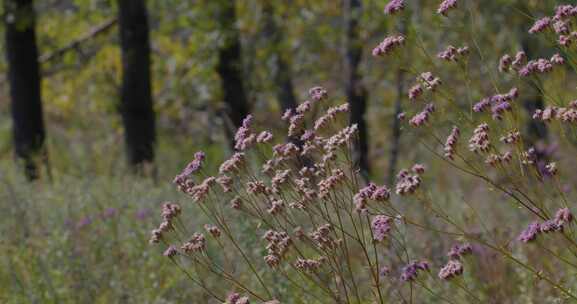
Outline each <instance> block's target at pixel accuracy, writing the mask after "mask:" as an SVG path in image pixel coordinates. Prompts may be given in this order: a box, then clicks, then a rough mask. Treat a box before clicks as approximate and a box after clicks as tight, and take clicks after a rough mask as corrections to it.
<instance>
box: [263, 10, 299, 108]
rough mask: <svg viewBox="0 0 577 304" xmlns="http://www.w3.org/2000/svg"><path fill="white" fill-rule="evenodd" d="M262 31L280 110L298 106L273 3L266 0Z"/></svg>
mask: <svg viewBox="0 0 577 304" xmlns="http://www.w3.org/2000/svg"><path fill="white" fill-rule="evenodd" d="M263 14H264V18H265V21H264V31H265V36H266V37H267V39H268V42H269V47H270V49H271V50H272V52H271V54H270V55H271V56H272V58H273V64H274V68H273V71H272V74H273V75H272V78H273V81H274V89H275V93H276V96H277V99H278V102H279V105H280V107H281V110H282V112H283V113H284V111H286V110H288V109H294V108H296V107H297V106H298V103H297V100H296V97H295V94H294V85H293V81H292V74H291V71H290V65H289V64H288V62H287V61H286V59H285V57H284V56H283V54H282V40H283V33H282V31H281V29H280V26H279V24H278V22H277V21H276V19H275V14H274V8H273V3H271V1H268V0H264V1H263Z"/></svg>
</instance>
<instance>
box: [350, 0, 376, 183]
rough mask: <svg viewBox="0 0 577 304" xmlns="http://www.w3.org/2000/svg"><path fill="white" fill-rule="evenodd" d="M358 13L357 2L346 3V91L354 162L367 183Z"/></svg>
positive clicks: (366, 136) (366, 148) (351, 0)
mask: <svg viewBox="0 0 577 304" xmlns="http://www.w3.org/2000/svg"><path fill="white" fill-rule="evenodd" d="M361 12H362V6H361V1H360V0H345V18H346V21H345V27H346V37H345V41H346V43H345V77H346V80H345V91H346V95H347V98H348V102H349V105H350V117H349V118H350V123H351V124H357V126H358V132H359V133H358V137H357V139H356V140H355V143H354V149H353V160H354V162H355V164H356V166H358V168H359V169H360V170H361V174H362V175H363V176H364V177H365V179H366V178H367V177H368V174H369V171H370V167H369V157H368V154H369V143H368V134H367V133H368V131H367V123H366V120H365V113H366V108H367V90H366V88H365V86H364V85H363V83H362V79H361V76H360V74H359V63H360V61H361V58H362V51H363V49H362V41H361V39H360V37H359V26H358V24H359V20H360V16H361Z"/></svg>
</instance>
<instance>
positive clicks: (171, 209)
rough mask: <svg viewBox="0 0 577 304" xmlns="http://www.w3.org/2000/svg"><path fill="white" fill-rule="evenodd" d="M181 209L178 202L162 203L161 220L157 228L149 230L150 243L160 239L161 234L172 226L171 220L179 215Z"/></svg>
mask: <svg viewBox="0 0 577 304" xmlns="http://www.w3.org/2000/svg"><path fill="white" fill-rule="evenodd" d="M181 212H182V209H181V208H180V206H179V205H178V204H175V203H171V202H166V203H164V204H162V212H161V217H162V219H163V221H162V222H161V223H160V225H159V226H158V228H156V229H153V230H152V232H151V237H150V243H151V244H154V243H158V242H160V240H162V235H163V234H164V233H166V232H168V231H170V230H172V229H173V228H174V225H173V222H174V220H175V219H176V218H177V217H178V216H179V215H180V213H181Z"/></svg>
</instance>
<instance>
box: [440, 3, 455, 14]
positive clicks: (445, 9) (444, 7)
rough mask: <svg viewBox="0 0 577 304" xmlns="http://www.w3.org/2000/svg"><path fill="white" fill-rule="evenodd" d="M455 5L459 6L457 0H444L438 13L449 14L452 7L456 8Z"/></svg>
mask: <svg viewBox="0 0 577 304" xmlns="http://www.w3.org/2000/svg"><path fill="white" fill-rule="evenodd" d="M455 7H457V0H444V1H443V2H441V4H440V5H439V8H438V9H437V13H438V14H441V15H443V16H447V12H448V11H449V10H450V9H454V8H455Z"/></svg>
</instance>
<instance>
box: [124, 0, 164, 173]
mask: <svg viewBox="0 0 577 304" xmlns="http://www.w3.org/2000/svg"><path fill="white" fill-rule="evenodd" d="M118 12H119V18H118V22H119V27H120V43H121V47H122V87H121V102H120V113H121V115H122V122H123V124H124V136H125V142H126V147H127V155H128V161H129V163H130V164H131V165H132V166H133V168H134V169H137V170H140V169H142V166H143V165H145V164H147V163H152V162H153V161H154V145H155V141H156V131H155V114H154V109H153V103H152V92H151V91H152V89H151V83H150V64H151V62H150V38H149V29H148V14H147V11H146V5H145V2H144V1H142V0H118Z"/></svg>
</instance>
